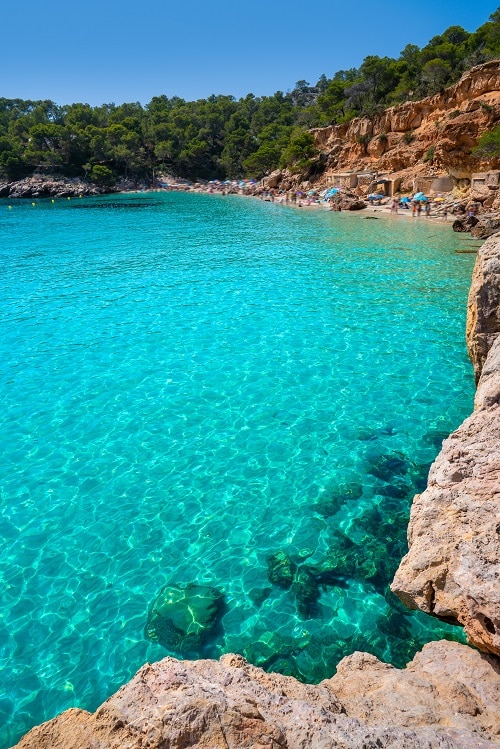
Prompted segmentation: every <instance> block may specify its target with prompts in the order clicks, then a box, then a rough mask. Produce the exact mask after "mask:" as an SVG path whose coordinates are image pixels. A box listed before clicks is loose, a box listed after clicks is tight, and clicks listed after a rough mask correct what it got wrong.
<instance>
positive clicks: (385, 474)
mask: <svg viewBox="0 0 500 749" xmlns="http://www.w3.org/2000/svg"><path fill="white" fill-rule="evenodd" d="M368 462H369V464H370V467H369V468H368V473H371V475H372V476H375V477H376V478H378V479H380V480H381V481H385V482H387V483H388V482H390V481H391V480H392V479H393V478H394V477H395V476H404V475H405V474H407V473H408V471H409V469H410V465H411V464H410V461H409V460H408V458H407V457H406V456H405V455H403V453H399V452H392V453H385V454H382V455H380V454H377V455H372V456H368Z"/></svg>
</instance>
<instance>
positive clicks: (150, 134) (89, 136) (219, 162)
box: [0, 7, 500, 185]
mask: <svg viewBox="0 0 500 749" xmlns="http://www.w3.org/2000/svg"><path fill="white" fill-rule="evenodd" d="M497 58H500V7H499V8H498V9H497V10H496V11H495V12H494V13H493V14H492V15H491V16H490V17H489V19H488V21H486V23H484V24H483V25H482V26H480V27H479V28H478V29H477V30H476V31H474V32H468V31H466V30H465V29H463V28H462V27H461V26H450V28H448V29H446V31H444V32H443V33H442V34H440V35H438V36H435V37H433V38H432V39H431V40H430V41H429V42H428V44H426V46H425V47H422V48H420V47H418V46H416V45H414V44H407V45H406V47H405V48H404V49H403V50H402V51H401V53H400V55H399V57H398V58H397V59H395V58H391V57H379V56H376V55H370V56H368V57H365V59H364V60H363V62H362V64H361V65H360V67H359V68H351V69H349V70H339V71H337V72H336V73H335V74H334V75H333V77H331V78H328V77H327V76H326V75H322V76H321V77H320V79H319V80H318V81H317V82H316V83H315V84H314V85H311V84H310V83H309V82H308V81H305V80H303V81H298V82H297V83H296V85H295V87H294V89H293V90H291V91H288V92H286V93H283V92H281V91H277V92H276V93H275V94H273V95H272V96H261V97H259V96H254V95H253V94H248V95H247V96H245V97H243V98H240V99H235V98H234V97H232V96H215V95H213V96H210V97H208V98H207V99H199V100H197V101H185V100H184V99H182V98H179V97H177V96H174V97H171V98H168V97H167V96H164V95H161V96H155V97H153V99H152V100H151V101H150V102H149V104H147V105H145V106H142V105H141V104H139V103H125V104H119V105H116V104H103V105H102V106H98V107H91V106H89V105H88V104H82V103H75V104H69V105H62V106H61V105H58V104H56V103H54V102H53V101H25V100H21V99H5V98H0V179H4V180H16V179H20V178H22V177H24V176H26V175H28V174H31V173H33V172H34V171H47V172H50V173H59V174H62V175H65V176H82V177H85V178H87V179H89V180H92V181H93V182H96V183H97V184H102V185H112V184H114V183H115V182H116V181H117V180H118V179H120V178H123V177H124V178H129V179H133V180H146V181H150V180H151V177H152V175H153V173H154V170H155V171H156V173H157V174H158V173H161V172H162V171H164V172H168V173H172V174H174V175H176V176H178V177H185V178H190V179H211V178H221V179H225V178H237V177H261V176H263V175H264V174H267V173H269V172H270V171H272V170H273V169H276V168H278V167H281V168H284V167H287V166H288V167H291V168H294V169H297V170H301V169H304V168H305V167H309V168H311V166H312V167H313V166H314V163H315V162H314V156H315V149H314V145H313V138H312V136H311V134H310V133H309V132H308V130H309V129H310V128H313V127H323V126H326V125H330V124H337V123H343V122H348V121H349V120H351V119H352V118H353V117H358V116H370V115H374V114H376V113H378V112H380V111H381V110H383V109H384V108H386V107H387V106H391V105H393V104H397V103H400V102H403V101H407V100H416V99H421V98H423V97H425V96H430V95H432V94H434V93H437V92H438V91H440V90H441V89H443V88H445V87H446V86H449V85H450V84H452V83H454V82H455V81H457V80H458V79H459V77H460V76H461V75H462V74H463V73H464V72H465V71H466V70H468V69H469V68H471V67H473V66H475V65H478V64H480V63H483V62H486V61H487V60H491V59H497ZM492 137H493V140H495V138H496V134H493V135H492ZM498 140H499V142H500V138H499V139H498ZM495 142H496V140H495Z"/></svg>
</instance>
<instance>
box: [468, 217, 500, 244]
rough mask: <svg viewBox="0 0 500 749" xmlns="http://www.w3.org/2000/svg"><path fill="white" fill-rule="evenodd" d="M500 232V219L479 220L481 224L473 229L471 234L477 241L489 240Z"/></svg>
mask: <svg viewBox="0 0 500 749" xmlns="http://www.w3.org/2000/svg"><path fill="white" fill-rule="evenodd" d="M498 231H500V219H498V218H481V219H479V223H477V224H476V225H475V226H473V227H472V229H471V230H470V233H471V236H472V237H475V238H476V239H487V238H488V237H491V236H492V235H493V234H496V233H497V232H498Z"/></svg>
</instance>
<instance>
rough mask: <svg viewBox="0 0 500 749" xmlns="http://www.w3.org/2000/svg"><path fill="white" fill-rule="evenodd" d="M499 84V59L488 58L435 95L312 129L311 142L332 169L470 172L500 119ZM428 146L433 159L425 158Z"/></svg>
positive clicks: (492, 166)
mask: <svg viewBox="0 0 500 749" xmlns="http://www.w3.org/2000/svg"><path fill="white" fill-rule="evenodd" d="M499 85H500V63H499V61H498V60H491V61H489V62H487V63H484V64H483V65H478V66H476V67H475V68H472V69H471V70H468V71H467V72H466V73H464V75H463V76H462V78H461V79H460V80H459V81H458V82H457V83H456V84H454V85H453V86H450V87H449V88H447V89H446V90H445V91H443V92H441V93H439V94H436V95H434V96H430V97H427V98H425V99H422V100H420V101H407V102H404V103H403V104H398V105H396V106H393V107H390V108H389V109H386V110H385V111H384V112H382V113H380V114H377V115H374V116H373V117H371V118H367V117H364V118H355V119H353V120H351V122H349V123H347V124H343V125H330V126H328V127H325V128H315V129H314V130H312V133H313V135H314V139H315V145H316V147H317V148H318V149H319V151H320V152H321V153H322V154H323V155H325V156H327V160H328V169H329V170H331V171H335V170H340V171H347V170H352V171H362V170H364V169H368V170H369V171H378V172H391V173H393V174H394V173H397V172H400V171H403V170H406V169H410V170H411V176H412V177H415V176H417V175H418V174H425V175H429V174H431V172H432V168H437V169H438V170H440V171H447V172H448V173H451V174H464V175H466V176H470V174H471V173H472V172H475V171H478V168H479V166H480V164H479V162H478V159H477V158H476V157H474V156H473V155H472V149H473V147H474V146H475V145H476V143H477V140H478V138H479V137H480V136H481V135H482V134H483V133H484V132H486V131H487V130H491V129H492V128H493V127H494V126H495V124H497V123H498V122H499V121H500V88H499ZM485 105H486V106H485ZM368 139H370V140H369V142H368ZM364 143H366V145H363V144H364ZM430 147H432V148H433V159H432V163H431V164H430V163H427V161H426V162H424V158H425V156H426V154H427V153H428V150H429V148H430ZM489 168H495V164H493V163H490V164H489Z"/></svg>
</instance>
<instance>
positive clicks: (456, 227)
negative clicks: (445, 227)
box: [451, 216, 479, 232]
mask: <svg viewBox="0 0 500 749" xmlns="http://www.w3.org/2000/svg"><path fill="white" fill-rule="evenodd" d="M478 223H479V219H478V218H476V216H466V217H465V218H457V219H455V221H454V222H453V224H452V225H451V228H452V229H453V231H457V232H468V231H470V230H471V229H472V228H473V227H474V226H475V225H476V224H478Z"/></svg>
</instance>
